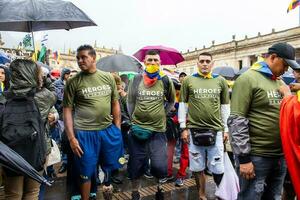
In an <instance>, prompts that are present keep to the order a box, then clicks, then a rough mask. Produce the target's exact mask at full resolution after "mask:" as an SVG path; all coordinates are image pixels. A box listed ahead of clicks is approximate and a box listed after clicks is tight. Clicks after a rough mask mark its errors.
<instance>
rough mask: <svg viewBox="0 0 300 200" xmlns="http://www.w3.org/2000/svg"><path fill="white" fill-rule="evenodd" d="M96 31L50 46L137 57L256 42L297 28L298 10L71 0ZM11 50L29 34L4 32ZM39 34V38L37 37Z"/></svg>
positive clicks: (204, 1)
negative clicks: (156, 49) (146, 51)
mask: <svg viewBox="0 0 300 200" xmlns="http://www.w3.org/2000/svg"><path fill="white" fill-rule="evenodd" d="M71 1H72V2H73V3H74V4H75V5H77V6H78V7H79V8H80V9H82V10H83V11H84V12H85V13H86V14H87V15H88V16H89V17H90V18H91V19H93V20H94V21H95V22H96V23H97V24H98V26H97V27H84V28H79V29H74V30H70V31H64V30H59V31H47V33H48V35H49V36H48V47H49V48H52V49H53V50H60V51H63V49H64V47H65V51H67V50H68V48H72V49H76V47H78V46H79V45H81V44H85V43H87V44H92V45H93V44H94V41H95V40H97V45H98V46H105V47H109V48H111V47H113V48H115V49H118V48H119V46H121V47H122V50H123V52H124V53H126V54H133V53H135V51H137V50H138V49H139V48H141V47H143V46H146V45H158V44H159V45H166V46H170V47H174V48H176V49H178V50H179V51H183V52H186V51H187V49H191V50H192V49H194V48H196V47H197V48H202V47H203V45H206V46H209V45H210V44H211V41H212V40H215V43H216V44H220V43H223V42H226V41H230V40H231V39H232V35H234V34H235V35H236V39H242V38H244V37H245V35H248V37H253V36H256V35H257V32H261V34H266V33H270V32H271V30H272V28H275V30H276V31H279V30H283V29H287V28H292V27H295V26H298V25H299V8H297V9H295V10H292V11H291V12H290V13H288V14H287V12H286V10H287V7H288V4H289V3H290V1H291V0H106V1H104V0H71ZM1 33H2V37H3V38H4V40H5V41H6V46H9V47H12V46H17V44H18V43H19V42H20V41H21V40H22V38H23V37H24V35H25V33H15V32H1ZM37 35H38V34H37Z"/></svg>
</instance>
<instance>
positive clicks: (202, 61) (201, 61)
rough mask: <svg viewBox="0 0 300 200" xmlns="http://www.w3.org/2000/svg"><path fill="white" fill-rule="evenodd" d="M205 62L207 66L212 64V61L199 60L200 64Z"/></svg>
mask: <svg viewBox="0 0 300 200" xmlns="http://www.w3.org/2000/svg"><path fill="white" fill-rule="evenodd" d="M204 62H206V63H207V64H209V63H211V60H199V63H200V64H203V63H204Z"/></svg>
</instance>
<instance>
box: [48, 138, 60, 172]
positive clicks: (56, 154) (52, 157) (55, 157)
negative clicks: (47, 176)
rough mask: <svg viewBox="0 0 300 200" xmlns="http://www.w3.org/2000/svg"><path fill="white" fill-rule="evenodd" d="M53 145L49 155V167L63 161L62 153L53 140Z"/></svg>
mask: <svg viewBox="0 0 300 200" xmlns="http://www.w3.org/2000/svg"><path fill="white" fill-rule="evenodd" d="M51 143H52V145H51V152H50V154H49V155H48V162H47V167H48V166H51V165H53V164H56V163H59V162H60V161H61V156H60V151H59V148H58V146H57V144H56V142H55V141H54V140H53V139H51Z"/></svg>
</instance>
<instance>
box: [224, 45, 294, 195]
mask: <svg viewBox="0 0 300 200" xmlns="http://www.w3.org/2000/svg"><path fill="white" fill-rule="evenodd" d="M297 65H298V64H297V63H296V62H295V49H294V48H293V47H292V46H291V45H289V44H286V43H276V44H274V45H272V46H271V47H270V48H269V50H268V54H267V57H266V59H265V61H263V62H257V63H255V64H254V65H253V66H252V67H251V68H250V69H249V70H248V71H246V72H245V73H244V74H242V75H241V76H240V77H239V78H238V79H237V80H236V82H235V84H234V86H233V91H232V99H231V114H230V117H229V119H228V126H229V130H230V134H231V137H230V138H231V145H232V149H233V153H234V154H235V155H236V156H237V158H238V159H237V161H238V165H237V169H238V175H239V176H240V177H239V179H240V189H241V191H240V193H239V195H238V199H243V200H244V199H249V200H253V199H281V198H280V197H281V191H282V185H283V180H284V176H285V173H286V164H285V160H284V157H283V153H282V147H281V139H280V133H279V131H280V129H279V109H280V103H281V100H282V96H281V94H280V92H279V88H280V86H281V85H283V84H284V83H283V81H282V80H280V79H278V77H279V76H281V75H282V74H284V72H285V71H286V70H287V69H288V67H289V66H291V67H294V66H297Z"/></svg>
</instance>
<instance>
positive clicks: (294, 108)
mask: <svg viewBox="0 0 300 200" xmlns="http://www.w3.org/2000/svg"><path fill="white" fill-rule="evenodd" d="M280 136H281V142H282V148H283V152H284V157H285V160H286V163H287V168H288V171H289V173H290V177H291V180H292V183H293V186H294V189H295V192H296V194H297V197H298V199H299V197H300V173H299V169H300V102H299V101H298V97H297V96H296V95H292V96H288V97H285V98H284V99H283V101H282V103H281V107H280Z"/></svg>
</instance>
